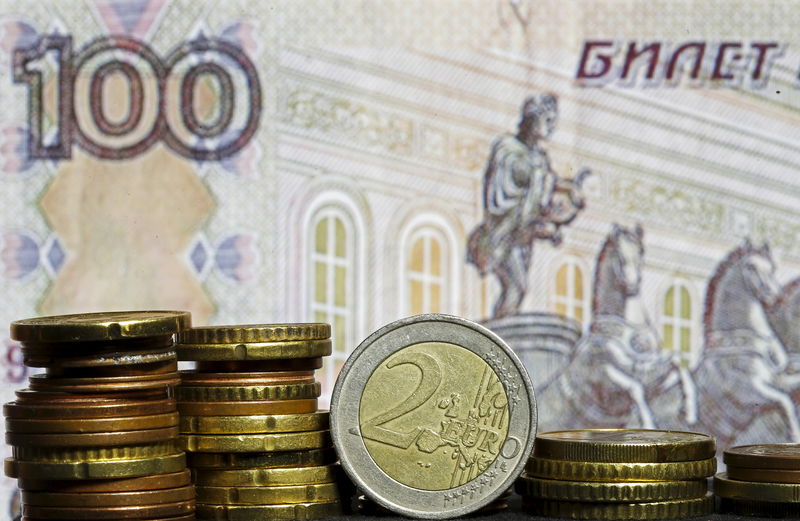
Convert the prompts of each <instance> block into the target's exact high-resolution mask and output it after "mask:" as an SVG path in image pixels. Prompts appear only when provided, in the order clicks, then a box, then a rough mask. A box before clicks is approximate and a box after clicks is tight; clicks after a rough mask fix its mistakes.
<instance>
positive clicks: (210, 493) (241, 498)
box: [197, 483, 339, 505]
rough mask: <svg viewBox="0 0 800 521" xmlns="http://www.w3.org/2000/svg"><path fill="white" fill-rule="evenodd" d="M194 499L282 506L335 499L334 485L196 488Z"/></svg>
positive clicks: (205, 501)
mask: <svg viewBox="0 0 800 521" xmlns="http://www.w3.org/2000/svg"><path fill="white" fill-rule="evenodd" d="M197 500H198V501H199V502H201V503H204V504H212V505H286V504H290V503H319V502H329V501H338V500H339V490H338V488H337V487H336V484H335V483H321V484H316V485H292V486H277V487H205V486H198V487H197Z"/></svg>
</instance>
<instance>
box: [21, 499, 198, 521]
mask: <svg viewBox="0 0 800 521" xmlns="http://www.w3.org/2000/svg"><path fill="white" fill-rule="evenodd" d="M194 509H195V500H194V499H189V500H184V501H177V502H173V503H161V504H154V505H137V506H128V507H40V506H33V505H27V504H25V503H23V504H22V515H23V516H25V517H31V518H35V519H41V520H51V519H52V520H65V519H75V520H82V519H92V520H106V519H107V520H114V521H118V520H122V519H142V520H145V519H149V518H159V517H177V516H182V515H184V514H187V513H190V512H192V511H194Z"/></svg>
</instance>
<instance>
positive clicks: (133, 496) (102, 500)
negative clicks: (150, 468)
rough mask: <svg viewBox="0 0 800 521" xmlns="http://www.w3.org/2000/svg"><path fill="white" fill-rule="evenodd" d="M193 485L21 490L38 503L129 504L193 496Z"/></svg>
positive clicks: (24, 498) (30, 502)
mask: <svg viewBox="0 0 800 521" xmlns="http://www.w3.org/2000/svg"><path fill="white" fill-rule="evenodd" d="M194 497H195V491H194V487H193V486H192V485H186V486H183V487H176V488H168V489H162V490H137V491H136V492H95V493H92V494H86V493H82V492H78V493H72V492H51V491H46V492H29V491H26V490H23V491H22V502H23V503H24V504H26V505H31V506H38V507H88V508H92V507H127V506H136V505H155V504H160V503H175V502H177V501H187V500H190V499H194Z"/></svg>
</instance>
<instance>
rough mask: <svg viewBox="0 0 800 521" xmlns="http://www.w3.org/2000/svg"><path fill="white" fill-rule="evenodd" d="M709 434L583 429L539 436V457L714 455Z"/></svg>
mask: <svg viewBox="0 0 800 521" xmlns="http://www.w3.org/2000/svg"><path fill="white" fill-rule="evenodd" d="M715 452H716V443H715V441H714V438H713V437H711V436H708V435H707V434H699V433H694V432H681V431H659V430H649V429H580V430H571V431H552V432H544V433H540V434H539V435H537V436H536V443H535V444H534V448H533V454H534V457H537V458H546V459H554V460H569V461H596V462H603V463H664V462H672V461H693V460H702V459H708V458H713V457H714V456H715Z"/></svg>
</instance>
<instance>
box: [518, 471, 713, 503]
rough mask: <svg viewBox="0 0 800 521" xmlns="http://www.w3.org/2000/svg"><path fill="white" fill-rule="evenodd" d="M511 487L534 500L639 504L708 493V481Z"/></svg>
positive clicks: (539, 482) (527, 480) (532, 482)
mask: <svg viewBox="0 0 800 521" xmlns="http://www.w3.org/2000/svg"><path fill="white" fill-rule="evenodd" d="M515 488H516V491H517V492H518V493H519V494H520V495H522V496H531V497H532V498H537V499H549V500H558V501H589V502H602V503H643V502H652V501H669V500H676V499H693V498H699V497H704V496H705V495H706V492H708V482H707V481H706V480H705V479H700V480H692V481H649V482H647V481H643V482H638V483H637V482H630V483H598V482H580V481H561V480H554V479H541V478H534V477H528V476H522V477H521V478H519V479H518V480H517V484H516V487H515Z"/></svg>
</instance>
